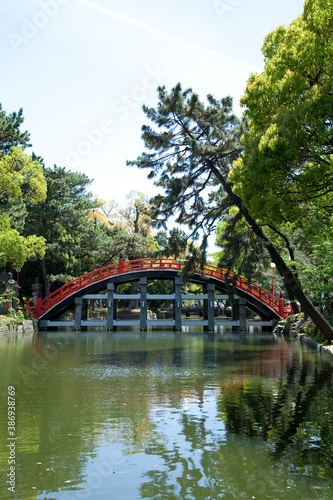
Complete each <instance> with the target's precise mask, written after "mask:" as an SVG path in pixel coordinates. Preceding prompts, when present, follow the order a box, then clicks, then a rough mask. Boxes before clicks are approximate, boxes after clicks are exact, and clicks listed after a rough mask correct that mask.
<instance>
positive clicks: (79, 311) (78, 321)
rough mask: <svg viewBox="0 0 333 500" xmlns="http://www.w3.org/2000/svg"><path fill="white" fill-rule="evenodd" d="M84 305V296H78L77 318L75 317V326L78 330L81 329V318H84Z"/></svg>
mask: <svg viewBox="0 0 333 500" xmlns="http://www.w3.org/2000/svg"><path fill="white" fill-rule="evenodd" d="M82 306H83V298H82V297H76V299H75V319H74V328H75V330H76V331H78V330H81V328H82V327H81V320H82Z"/></svg>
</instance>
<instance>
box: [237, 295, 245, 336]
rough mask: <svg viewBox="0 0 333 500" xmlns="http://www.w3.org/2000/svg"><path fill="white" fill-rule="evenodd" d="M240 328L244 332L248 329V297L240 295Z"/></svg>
mask: <svg viewBox="0 0 333 500" xmlns="http://www.w3.org/2000/svg"><path fill="white" fill-rule="evenodd" d="M238 304H239V329H240V330H241V331H242V332H243V331H245V330H246V299H244V298H243V297H239V299H238Z"/></svg>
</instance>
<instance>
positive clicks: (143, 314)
mask: <svg viewBox="0 0 333 500" xmlns="http://www.w3.org/2000/svg"><path fill="white" fill-rule="evenodd" d="M147 288H148V280H147V278H146V277H144V278H140V330H141V331H142V332H143V331H146V330H147V309H148V308H147Z"/></svg>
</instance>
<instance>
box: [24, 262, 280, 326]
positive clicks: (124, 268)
mask: <svg viewBox="0 0 333 500" xmlns="http://www.w3.org/2000/svg"><path fill="white" fill-rule="evenodd" d="M184 265H185V262H184V261H179V260H176V259H163V258H159V259H137V260H131V261H123V260H122V259H120V261H119V262H117V263H115V264H110V265H109V266H105V267H102V268H99V269H94V270H93V271H90V272H89V273H86V274H84V275H82V276H79V277H78V278H75V279H73V280H71V281H69V282H68V283H66V284H65V285H63V286H62V287H60V288H58V290H56V291H54V292H53V293H51V294H50V295H49V296H48V297H46V298H45V299H44V300H41V299H40V300H39V301H38V304H37V308H36V309H34V308H33V310H34V314H35V316H36V317H38V318H39V317H40V316H42V315H43V314H45V313H46V312H47V311H48V310H49V309H51V308H52V307H54V306H55V305H56V304H58V303H59V302H61V301H62V300H64V299H65V298H67V297H69V296H70V295H72V294H73V293H75V292H77V291H78V290H81V289H83V288H85V287H86V286H89V285H91V284H93V283H94V282H95V283H97V282H99V281H101V280H103V279H106V278H109V277H112V276H116V275H120V274H125V273H133V272H136V271H143V270H145V271H147V270H166V269H169V270H174V271H181V270H182V269H183V268H184ZM198 272H200V271H198ZM203 275H204V276H206V277H208V278H209V277H211V278H215V279H218V280H221V281H223V282H225V281H226V279H227V281H228V282H230V284H232V283H233V282H234V284H235V285H236V287H237V288H239V289H241V290H243V291H245V292H246V293H249V294H250V295H252V296H253V297H256V298H258V299H259V300H260V301H261V302H263V303H265V304H266V305H267V306H269V307H270V308H271V309H273V310H274V311H275V312H276V313H278V314H279V315H280V316H281V317H286V316H289V314H290V312H289V311H287V310H286V308H284V307H283V301H282V303H281V300H278V299H276V298H275V297H273V295H271V294H270V293H269V292H267V291H266V290H264V289H263V288H262V287H260V286H259V285H256V284H255V283H252V282H249V281H248V280H247V279H246V278H244V277H243V276H237V275H235V273H233V272H231V271H227V270H225V269H221V268H219V267H216V266H212V265H210V264H207V265H205V267H204V270H203Z"/></svg>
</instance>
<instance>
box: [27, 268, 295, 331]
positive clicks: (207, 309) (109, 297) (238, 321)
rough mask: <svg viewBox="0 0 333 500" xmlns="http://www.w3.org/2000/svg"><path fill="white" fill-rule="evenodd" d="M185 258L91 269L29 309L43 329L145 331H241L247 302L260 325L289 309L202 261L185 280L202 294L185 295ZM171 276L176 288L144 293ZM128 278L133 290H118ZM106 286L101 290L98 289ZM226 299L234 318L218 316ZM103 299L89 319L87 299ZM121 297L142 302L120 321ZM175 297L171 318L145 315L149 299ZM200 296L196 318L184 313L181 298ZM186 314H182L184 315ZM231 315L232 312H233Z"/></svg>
mask: <svg viewBox="0 0 333 500" xmlns="http://www.w3.org/2000/svg"><path fill="white" fill-rule="evenodd" d="M184 265H185V263H184V262H182V261H178V260H175V259H140V260H132V261H123V259H120V260H119V262H118V263H116V264H111V265H110V266H107V267H103V268H100V269H96V270H94V271H91V272H89V273H87V274H84V275H83V276H80V277H78V278H76V279H74V280H72V281H70V282H69V283H67V284H66V285H63V286H62V287H61V288H59V289H58V290H56V291H55V292H53V293H52V294H51V295H49V296H48V297H46V298H45V299H44V300H41V299H38V303H37V307H36V308H33V314H34V316H35V317H36V318H38V319H39V325H40V327H41V328H46V327H48V328H52V327H63V326H71V327H74V328H75V329H77V330H79V329H81V328H83V327H88V326H97V325H99V326H106V328H107V329H108V330H112V329H114V328H115V327H119V326H128V325H138V326H140V329H141V330H146V329H147V326H149V325H165V326H173V327H174V329H175V330H180V329H181V328H182V326H189V325H201V326H204V327H205V328H206V329H207V330H214V327H215V326H217V325H222V324H230V325H232V326H235V327H239V328H240V329H242V330H244V329H245V328H246V326H249V324H250V321H249V320H248V319H247V318H246V311H245V308H246V307H248V308H250V309H251V310H252V311H254V312H255V313H256V314H258V315H259V316H260V317H261V319H262V321H261V324H262V325H264V324H265V325H267V326H268V325H273V324H274V321H276V320H278V319H280V318H285V317H286V316H288V315H289V314H291V310H290V308H286V307H284V304H283V299H282V298H279V299H277V298H275V297H273V295H271V294H270V293H269V292H267V291H266V290H264V289H263V288H261V287H260V286H258V285H256V284H254V283H250V282H248V280H247V279H245V278H243V277H237V276H235V275H234V274H233V273H230V272H227V271H226V270H224V269H220V268H218V267H215V266H211V265H206V266H205V267H204V269H203V271H200V272H197V273H193V274H191V275H190V276H188V277H187V278H186V281H189V282H192V283H197V284H201V285H202V290H203V293H202V294H201V295H189V294H187V295H186V294H184V293H182V291H181V285H182V278H181V275H180V273H181V271H182V270H183V268H184ZM153 279H158V280H165V279H169V280H170V279H171V280H173V282H174V290H173V293H172V294H168V295H151V294H149V293H148V287H147V284H148V280H153ZM131 281H139V283H140V286H139V287H138V289H139V291H138V292H137V293H131V294H118V293H117V287H118V285H120V284H122V283H126V282H131ZM103 291H105V293H104V294H103V293H101V292H103ZM227 298H230V299H232V301H233V302H234V303H235V304H236V307H235V311H236V317H234V318H233V320H232V321H231V320H227V321H223V320H220V321H219V320H217V319H216V303H217V301H220V300H223V299H227ZM94 299H95V300H96V299H105V301H106V303H107V317H106V320H104V321H89V320H88V318H87V307H85V304H86V302H87V301H88V300H94ZM120 299H123V300H124V299H127V300H130V299H137V300H138V303H139V304H140V313H139V318H137V319H135V320H127V321H126V320H125V321H124V320H123V321H121V320H120V319H119V318H117V301H118V300H120ZM161 299H162V300H170V301H173V309H174V314H173V316H174V317H173V318H172V319H169V320H164V321H162V320H158V319H149V318H148V317H147V311H148V307H147V301H149V300H161ZM184 300H202V301H203V304H204V307H203V311H204V313H203V314H202V316H203V317H202V319H200V320H199V321H193V320H186V319H184V318H182V301H184ZM74 304H75V318H74V320H71V321H63V320H61V316H62V315H63V314H64V313H65V312H66V311H67V310H68V309H71V308H73V305H74ZM183 316H184V314H183ZM234 316H235V315H234Z"/></svg>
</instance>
